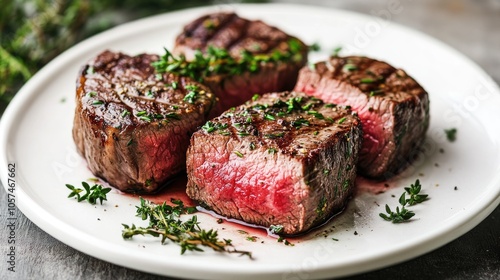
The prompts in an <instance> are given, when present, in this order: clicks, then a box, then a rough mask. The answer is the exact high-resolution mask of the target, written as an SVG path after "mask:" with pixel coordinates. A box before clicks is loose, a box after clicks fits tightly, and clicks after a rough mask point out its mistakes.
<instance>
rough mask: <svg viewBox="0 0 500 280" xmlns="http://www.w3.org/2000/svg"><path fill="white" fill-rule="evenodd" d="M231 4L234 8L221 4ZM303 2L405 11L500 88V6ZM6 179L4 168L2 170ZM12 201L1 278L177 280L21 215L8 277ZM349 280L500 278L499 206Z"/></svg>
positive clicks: (401, 18)
mask: <svg viewBox="0 0 500 280" xmlns="http://www.w3.org/2000/svg"><path fill="white" fill-rule="evenodd" d="M220 2H221V3H228V2H232V1H220ZM271 2H282V3H301V4H305V3H307V4H310V5H318V6H324V7H331V8H338V9H345V10H349V11H355V12H360V13H364V14H373V13H377V11H381V10H383V9H386V8H387V7H388V5H392V4H396V5H399V6H400V7H401V8H402V9H403V10H402V11H401V13H399V14H397V15H393V16H392V18H391V20H392V21H394V22H397V23H400V24H403V25H406V26H408V27H411V28H414V29H417V30H420V31H422V32H424V33H427V34H428V35H430V36H433V37H435V38H437V39H439V40H441V41H443V42H445V43H447V44H449V45H451V46H452V47H454V48H455V49H457V50H458V51H460V52H462V53H464V54H465V55H466V56H468V57H469V58H471V59H472V60H473V61H475V62H476V63H477V64H479V65H480V66H481V67H482V68H483V69H485V70H486V72H487V73H488V74H489V75H491V76H492V77H493V79H494V80H495V81H496V83H497V84H498V83H500V0H489V1H488V0H484V1H472V0H457V1H453V0H444V1H431V0H425V1H416V0H413V1H412V0H377V1H361V0H350V1H349V0H341V1H326V0H322V1H321V0H311V1H285V0H280V1H271ZM0 170H2V172H6V167H4V166H2V167H1V168H0ZM7 217H8V213H7V195H6V192H5V190H4V189H3V188H0V233H1V234H0V255H1V257H0V279H172V278H166V277H160V276H156V275H152V274H147V273H143V272H139V271H135V270H132V269H128V268H124V267H120V266H117V265H113V264H110V263H107V262H104V261H101V260H98V259H95V258H93V257H90V256H88V255H86V254H84V253H81V252H79V251H76V250H74V249H73V248H71V247H68V246H66V245H65V244H63V243H61V242H59V241H58V240H56V239H54V238H53V237H52V236H50V235H48V234H46V233H45V232H44V231H42V230H41V229H40V228H38V227H37V226H36V225H35V224H33V223H32V222H31V221H29V220H28V219H27V218H26V217H25V216H24V215H23V214H22V213H20V212H18V213H17V218H18V219H17V229H16V239H17V240H16V243H17V248H16V250H17V251H16V256H17V264H16V272H15V273H12V272H9V271H7V265H8V264H7V256H6V254H7V253H8V243H7V235H8V228H7V225H8V221H7ZM349 279H500V207H497V209H496V210H494V211H493V213H492V214H490V215H489V216H488V217H487V218H486V219H485V220H484V221H483V222H482V223H480V224H479V225H478V226H477V227H475V228H474V229H472V230H471V231H470V232H468V233H466V234H465V235H463V236H461V237H459V238H458V239H456V240H454V241H452V242H450V243H449V244H447V245H445V246H443V247H441V248H439V249H436V250H434V251H433V252H430V253H428V254H425V255H423V256H420V257H418V258H415V259H413V260H409V261H406V262H403V263H401V264H397V265H393V266H390V267H387V268H383V269H380V270H377V271H372V272H369V273H365V274H360V275H355V276H352V277H349Z"/></svg>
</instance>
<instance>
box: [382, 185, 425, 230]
mask: <svg viewBox="0 0 500 280" xmlns="http://www.w3.org/2000/svg"><path fill="white" fill-rule="evenodd" d="M421 189H422V185H420V180H419V179H417V180H416V181H415V184H411V185H410V187H409V188H408V187H407V188H405V191H406V192H404V193H403V194H401V196H400V197H399V204H401V209H400V208H399V206H397V207H396V212H393V211H392V210H391V208H390V207H389V205H387V204H386V205H385V211H386V212H387V215H386V214H385V213H380V214H379V216H380V217H381V218H382V219H384V220H386V221H390V222H393V223H395V224H398V223H403V222H406V221H408V220H410V219H411V218H412V217H413V216H415V213H414V212H413V211H410V210H408V209H406V208H405V206H407V205H409V206H413V205H415V204H418V203H421V202H424V201H426V200H427V199H428V195H427V194H420V191H421ZM407 193H408V194H409V195H410V198H406V194H407Z"/></svg>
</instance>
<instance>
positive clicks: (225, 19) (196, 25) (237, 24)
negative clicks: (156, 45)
mask: <svg viewBox="0 0 500 280" xmlns="http://www.w3.org/2000/svg"><path fill="white" fill-rule="evenodd" d="M209 47H215V48H219V49H224V50H227V51H228V52H229V54H230V55H231V56H232V57H233V58H235V59H242V56H243V54H244V53H246V54H251V55H254V56H262V55H265V56H273V55H276V54H278V53H280V54H291V55H290V57H289V59H287V60H284V61H279V62H262V63H260V64H259V67H260V69H259V70H258V71H257V72H255V73H250V72H245V73H242V74H236V75H232V74H229V75H228V74H217V73H215V74H214V75H210V76H208V77H205V79H204V80H203V83H204V84H206V85H208V86H209V87H210V89H212V91H213V92H214V93H215V94H216V95H217V96H218V97H219V99H220V100H221V102H220V104H221V110H222V111H223V110H226V109H229V108H231V107H233V106H237V105H240V104H243V103H244V102H245V101H247V100H249V99H250V98H251V97H252V96H253V95H254V94H255V93H259V94H262V93H267V92H276V91H284V90H291V89H292V88H293V87H294V85H295V82H296V80H297V75H298V71H299V70H300V68H301V67H302V66H304V65H305V63H306V62H307V52H308V47H307V46H306V45H305V44H304V43H303V42H302V41H300V40H299V39H297V38H295V37H293V36H290V35H288V34H286V33H285V32H283V31H281V30H280V29H278V28H276V27H273V26H269V25H267V24H265V23H264V22H262V21H259V20H255V21H252V20H247V19H244V18H241V17H239V16H237V15H236V14H235V13H214V14H209V15H205V16H202V17H200V18H198V19H196V20H194V21H193V22H191V23H189V24H187V25H186V26H185V27H184V30H183V32H182V33H181V34H180V35H179V36H178V37H177V39H176V42H175V48H174V53H175V54H182V55H185V56H186V57H187V58H188V59H193V58H194V56H195V55H194V54H195V51H196V50H199V51H202V52H207V49H208V48H209ZM222 111H221V112H222Z"/></svg>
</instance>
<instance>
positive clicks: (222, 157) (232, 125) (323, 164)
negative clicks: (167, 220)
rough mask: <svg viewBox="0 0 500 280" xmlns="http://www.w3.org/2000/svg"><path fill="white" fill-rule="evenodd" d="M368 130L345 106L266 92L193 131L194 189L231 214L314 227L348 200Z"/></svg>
mask: <svg viewBox="0 0 500 280" xmlns="http://www.w3.org/2000/svg"><path fill="white" fill-rule="evenodd" d="M361 134H362V132H361V124H360V122H359V119H358V117H357V116H356V114H352V113H351V111H350V110H348V109H345V108H344V107H341V106H336V105H334V104H325V103H323V102H322V101H321V100H319V99H316V98H312V97H308V96H306V95H305V94H302V93H297V92H291V93H288V92H285V93H272V94H265V95H263V96H262V97H257V98H254V99H253V100H252V101H249V102H247V103H246V104H245V105H242V106H239V107H237V108H233V109H230V110H228V111H226V112H225V113H224V114H222V115H221V116H219V117H217V118H215V119H213V120H210V121H208V122H207V123H206V124H205V125H204V126H203V127H202V129H200V130H198V131H197V132H195V133H194V134H193V136H192V137H191V144H190V147H189V149H188V153H187V173H188V184H187V194H188V196H190V197H191V198H192V199H194V200H196V201H198V202H200V204H201V205H202V206H204V207H206V208H209V209H212V210H213V211H215V212H216V213H218V214H221V215H224V216H227V217H230V218H236V219H240V220H243V221H245V222H248V223H253V224H258V225H262V226H265V227H270V226H282V227H283V234H296V233H301V232H304V231H307V230H308V229H310V228H311V227H313V226H314V225H317V224H319V223H321V222H323V221H325V220H326V219H328V218H329V217H331V216H332V215H333V214H335V213H338V212H339V211H341V210H342V209H343V207H344V206H345V204H346V202H347V200H348V198H349V197H350V195H351V193H352V188H353V184H354V178H355V176H356V162H357V158H358V151H359V148H360V145H361Z"/></svg>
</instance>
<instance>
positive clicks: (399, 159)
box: [295, 56, 429, 179]
mask: <svg viewBox="0 0 500 280" xmlns="http://www.w3.org/2000/svg"><path fill="white" fill-rule="evenodd" d="M295 90H296V91H302V92H305V93H306V94H308V95H311V96H315V97H317V98H320V99H322V100H323V101H325V102H333V103H337V104H341V105H350V106H352V109H353V110H354V111H356V112H357V113H358V115H359V118H360V119H361V122H362V125H363V133H364V139H363V146H362V149H361V152H360V155H359V165H358V168H359V171H360V174H362V175H364V176H367V177H371V178H376V179H387V178H389V177H392V176H394V175H395V174H397V173H398V172H400V171H401V170H402V169H403V168H404V167H406V166H407V165H408V164H410V163H411V162H412V160H413V159H414V158H415V156H416V154H417V152H418V150H419V148H420V146H421V145H422V144H423V142H424V140H425V133H426V131H427V128H428V127H429V97H428V94H427V92H426V91H425V90H424V89H423V88H422V87H421V86H420V85H419V84H418V83H417V82H416V81H415V80H414V79H413V78H411V77H410V76H408V74H406V72H405V71H403V70H401V69H396V68H394V67H392V66H391V65H389V64H387V63H385V62H381V61H377V60H374V59H370V58H367V57H358V56H350V57H331V58H330V60H328V61H325V62H319V63H317V64H315V65H314V68H313V69H311V68H309V67H304V68H302V69H301V71H300V74H299V79H298V81H297V85H296V86H295Z"/></svg>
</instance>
